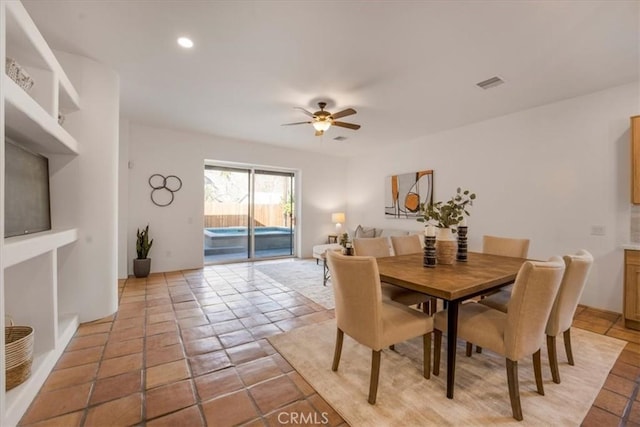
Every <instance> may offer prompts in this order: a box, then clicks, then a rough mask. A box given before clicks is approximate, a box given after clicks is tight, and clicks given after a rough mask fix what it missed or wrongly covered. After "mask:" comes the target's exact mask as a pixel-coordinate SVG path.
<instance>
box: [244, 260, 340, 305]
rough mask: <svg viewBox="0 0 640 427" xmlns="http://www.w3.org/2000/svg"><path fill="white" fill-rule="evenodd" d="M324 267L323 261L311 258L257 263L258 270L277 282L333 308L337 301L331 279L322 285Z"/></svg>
mask: <svg viewBox="0 0 640 427" xmlns="http://www.w3.org/2000/svg"><path fill="white" fill-rule="evenodd" d="M323 268H324V267H323V266H322V262H320V263H319V264H316V261H315V260H311V259H304V260H293V261H292V260H287V261H283V262H269V263H264V264H261V265H258V264H256V265H255V269H256V270H258V271H260V272H261V273H264V274H266V275H267V276H268V277H270V278H271V279H273V280H275V281H276V282H278V283H280V284H282V285H284V286H286V287H288V288H290V289H292V290H294V291H296V292H299V293H301V294H302V295H304V296H305V297H307V298H309V299H310V300H311V301H313V302H315V303H317V304H320V305H321V306H323V307H324V308H327V309H332V308H334V307H335V303H334V300H333V291H332V289H331V281H328V282H327V286H322V277H323V274H324V271H323Z"/></svg>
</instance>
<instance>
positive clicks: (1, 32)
mask: <svg viewBox="0 0 640 427" xmlns="http://www.w3.org/2000/svg"><path fill="white" fill-rule="evenodd" d="M0 37H2V43H0V46H2V47H3V48H4V49H2V48H0V64H2V66H3V67H4V64H5V59H6V58H7V57H10V58H12V59H15V60H16V61H17V62H18V63H19V64H20V65H21V66H23V67H24V69H25V70H26V71H27V72H28V73H29V75H30V76H32V77H33V78H34V80H35V81H36V84H35V85H34V87H33V89H32V90H31V91H30V92H28V93H27V92H26V91H25V90H23V89H22V88H21V87H20V86H18V85H17V84H16V83H15V82H14V81H13V80H11V78H9V77H8V76H7V75H6V73H1V79H2V81H1V82H0V84H1V86H2V91H1V93H0V102H1V103H2V106H3V108H2V109H1V110H0V111H2V114H3V120H0V124H2V131H1V133H0V148H1V149H2V167H1V169H0V170H1V171H2V177H1V178H0V182H1V183H2V185H1V186H0V196H1V199H2V202H0V206H1V207H2V209H4V147H5V139H6V138H10V139H11V140H12V141H14V142H16V143H18V144H19V145H22V146H24V147H25V148H27V149H29V150H31V151H34V152H37V153H39V154H42V155H44V156H45V157H49V156H51V155H59V154H64V155H70V156H72V157H73V156H76V155H77V154H78V152H79V145H80V144H79V143H78V141H77V140H76V138H75V137H74V136H72V135H71V134H70V132H69V131H68V130H67V129H65V128H64V126H63V125H60V124H59V123H58V114H59V113H61V112H62V113H64V114H66V115H69V114H73V112H74V111H78V110H79V108H80V97H79V95H78V92H77V91H76V89H75V88H74V87H73V85H72V84H71V81H70V80H69V78H68V77H67V75H66V73H65V71H64V70H63V69H62V67H61V66H60V63H59V62H58V60H57V59H56V56H55V55H54V53H53V51H52V50H51V49H50V48H49V46H48V44H47V42H46V41H45V39H44V37H43V36H42V35H41V34H40V32H39V31H38V29H37V27H36V25H35V23H34V22H33V21H32V20H31V18H30V17H29V14H28V13H27V11H26V10H25V8H24V6H23V5H22V3H20V2H19V1H2V2H0ZM3 69H4V68H3ZM55 173H56V171H55V170H54V171H51V170H50V178H51V179H50V185H51V186H52V188H51V190H52V191H51V195H52V197H56V196H58V197H59V195H61V194H64V189H63V188H53V187H54V186H55V185H56V183H55V182H56V180H55V179H53V178H54V176H53V174H55ZM63 204H64V203H60V202H58V203H56V200H55V199H52V203H51V206H52V222H53V223H52V226H53V229H52V230H50V231H46V232H42V233H35V234H29V235H25V236H18V237H11V238H6V239H3V241H2V243H0V249H1V253H2V257H1V258H0V261H1V265H2V273H3V274H2V277H1V278H0V300H1V302H0V326H1V327H2V328H3V329H4V327H5V326H6V325H5V316H7V317H10V318H11V319H12V320H13V321H14V323H15V324H19V325H29V326H32V327H33V328H34V331H35V333H34V336H35V342H34V360H33V365H32V369H31V376H30V377H29V378H28V379H27V380H26V381H25V382H24V383H23V384H21V385H19V386H17V387H15V388H13V389H12V390H9V391H6V392H5V386H4V384H5V381H4V375H5V363H4V344H5V343H4V338H2V339H1V341H0V344H1V349H0V356H1V357H0V425H2V426H14V425H17V423H18V422H19V421H20V418H21V417H22V415H23V414H24V412H25V411H26V409H27V408H28V407H29V405H30V403H31V401H32V400H33V398H34V397H35V395H36V394H37V392H38V390H39V389H40V387H41V386H42V384H43V383H44V381H45V380H46V378H47V376H48V375H49V373H50V371H51V370H52V369H53V367H54V365H55V363H56V361H57V360H58V358H59V357H60V355H61V354H62V352H63V351H64V348H65V347H66V345H67V344H68V342H69V341H70V340H71V338H72V337H73V334H74V333H75V331H76V329H77V327H78V315H77V314H75V313H61V312H60V309H59V308H60V307H62V306H65V307H69V306H70V304H63V303H64V302H65V301H60V298H61V297H60V295H64V293H62V294H61V293H60V292H59V290H58V287H59V285H63V284H64V283H59V281H60V280H61V279H60V277H61V276H60V274H59V256H58V255H59V252H58V251H59V250H60V249H61V248H64V247H68V246H69V245H74V244H76V242H77V240H78V234H79V231H78V228H76V227H69V226H68V224H65V227H66V228H64V229H60V228H56V227H57V225H56V223H55V221H53V220H54V219H55V218H56V217H57V218H60V217H61V216H63V215H61V214H59V215H55V214H56V212H54V209H55V206H57V205H63ZM3 217H4V215H3ZM3 221H4V219H1V220H0V232H2V235H4V222H3ZM67 222H68V221H67ZM71 306H72V305H71ZM2 336H3V337H4V334H3V335H2Z"/></svg>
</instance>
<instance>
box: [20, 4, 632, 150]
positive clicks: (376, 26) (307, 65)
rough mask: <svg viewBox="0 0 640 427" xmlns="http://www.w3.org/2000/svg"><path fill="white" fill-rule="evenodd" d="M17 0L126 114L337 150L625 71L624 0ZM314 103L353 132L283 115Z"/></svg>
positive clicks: (613, 79) (542, 97)
mask: <svg viewBox="0 0 640 427" xmlns="http://www.w3.org/2000/svg"><path fill="white" fill-rule="evenodd" d="M23 3H24V4H25V7H26V8H27V10H28V12H29V14H30V15H31V16H32V18H33V20H34V21H35V22H36V25H37V26H38V27H39V28H40V30H41V31H42V33H43V35H44V36H45V38H46V39H47V40H48V41H49V43H50V45H51V46H52V47H53V48H54V49H60V50H64V51H68V52H71V53H76V54H80V55H83V56H87V57H90V58H94V59H96V60H97V61H99V62H102V63H104V64H107V65H108V66H110V67H112V68H113V69H115V70H116V71H117V72H118V73H119V75H120V78H121V112H122V114H123V115H125V116H127V117H130V118H131V119H133V120H136V121H140V122H144V123H149V124H158V125H161V126H164V127H172V128H178V129H186V130H192V131H197V132H204V133H209V134H215V135H221V136H225V137H231V138H238V139H242V140H249V141H255V142H262V143H268V144H276V145H282V146H290V147H295V148H297V149H304V150H310V151H318V152H323V151H326V152H330V153H333V154H341V155H353V154H355V153H357V152H361V151H360V150H365V149H368V148H372V147H378V146H383V145H387V144H398V143H403V142H406V141H411V140H415V139H416V138H420V137H422V136H424V135H427V134H430V133H434V132H438V131H442V130H446V129H450V128H454V127H458V126H461V125H465V124H468V123H473V122H477V121H480V120H484V119H487V118H490V117H495V116H500V115H504V114H508V113H511V112H515V111H519V110H523V109H526V108H530V107H533V106H537V105H542V104H546V103H549V102H553V101H557V100H560V99H565V98H570V97H574V96H578V95H582V94H586V93H590V92H594V91H597V90H601V89H604V88H607V87H611V86H615V85H620V84H624V83H629V82H632V81H635V80H637V79H638V64H639V53H640V47H639V46H640V44H639V21H640V2H638V1H635V0H634V1H611V0H609V1H577V0H575V1H550V0H545V1H516V0H513V1H497V0H488V1H483V0H474V1H422V2H421V1H376V2H372V1H369V2H367V1H328V0H324V1H266V0H263V1H213V0H211V1H190V0H182V1H171V0H155V1H154V0H129V1H122V0H100V1H98V0H93V1H79V0H48V1H43V0H23ZM180 35H188V36H190V37H191V38H192V39H193V40H194V42H195V47H194V48H193V49H192V50H188V51H187V50H184V49H181V48H179V47H178V46H177V44H176V38H177V37H178V36H180ZM496 75H497V76H500V77H502V78H503V79H504V80H505V81H506V84H504V85H502V86H499V87H496V88H494V89H491V90H486V91H485V90H482V89H480V88H478V87H476V86H475V84H476V83H477V82H479V81H482V80H485V79H487V78H490V77H493V76H496ZM319 100H325V101H328V108H327V109H328V110H329V111H332V112H336V111H338V110H342V109H344V108H348V107H352V108H354V109H356V110H357V111H358V114H356V115H353V116H349V117H345V118H344V119H342V121H346V122H353V123H358V124H360V125H362V128H361V129H360V130H358V131H353V130H349V129H342V128H332V129H330V130H329V131H328V132H327V133H326V134H325V136H323V137H315V136H314V132H313V129H312V127H311V125H300V126H290V127H283V126H280V125H281V124H282V123H288V122H297V121H303V120H305V119H306V118H307V117H306V116H304V115H303V114H302V113H301V112H299V111H297V110H294V109H293V107H297V106H300V107H304V108H306V109H308V110H311V111H316V110H317V108H316V103H317V101H319ZM336 136H345V137H347V138H348V139H347V140H346V141H344V142H336V141H334V140H333V138H335V137H336Z"/></svg>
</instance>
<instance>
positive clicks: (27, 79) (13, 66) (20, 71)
mask: <svg viewBox="0 0 640 427" xmlns="http://www.w3.org/2000/svg"><path fill="white" fill-rule="evenodd" d="M6 72H7V76H9V78H11V80H13V81H14V82H16V84H17V85H18V86H20V87H21V88H22V89H23V90H24V91H25V92H29V91H30V90H31V88H32V87H33V83H34V81H33V79H32V78H31V76H29V74H27V72H26V71H25V70H24V68H22V66H20V64H18V63H17V62H16V60H15V59H13V58H9V57H7V59H6Z"/></svg>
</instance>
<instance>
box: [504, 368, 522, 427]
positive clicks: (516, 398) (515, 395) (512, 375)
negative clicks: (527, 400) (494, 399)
mask: <svg viewBox="0 0 640 427" xmlns="http://www.w3.org/2000/svg"><path fill="white" fill-rule="evenodd" d="M506 361H507V383H508V384H509V399H511V412H512V413H513V418H515V419H516V420H518V421H522V406H520V387H519V385H518V362H514V361H512V360H510V359H506Z"/></svg>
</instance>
